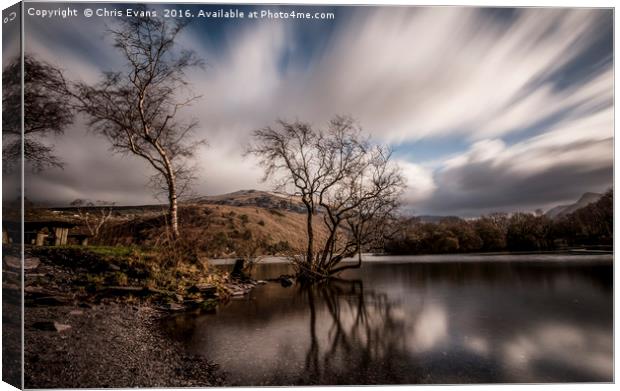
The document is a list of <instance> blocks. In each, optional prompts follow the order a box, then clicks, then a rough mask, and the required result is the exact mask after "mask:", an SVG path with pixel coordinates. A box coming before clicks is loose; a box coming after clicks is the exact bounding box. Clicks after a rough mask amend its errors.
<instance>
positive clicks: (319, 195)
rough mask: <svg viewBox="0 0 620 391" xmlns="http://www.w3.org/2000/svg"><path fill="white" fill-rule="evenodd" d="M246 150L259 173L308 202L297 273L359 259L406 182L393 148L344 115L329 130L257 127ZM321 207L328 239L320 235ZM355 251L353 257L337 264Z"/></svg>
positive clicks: (320, 272) (324, 272)
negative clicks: (316, 232) (373, 141)
mask: <svg viewBox="0 0 620 391" xmlns="http://www.w3.org/2000/svg"><path fill="white" fill-rule="evenodd" d="M254 138H255V144H254V145H253V146H251V147H250V148H249V150H248V152H249V153H251V154H254V155H256V156H257V157H258V158H259V159H260V164H261V165H262V166H263V167H264V169H265V177H264V179H265V180H267V179H270V178H271V179H274V180H275V182H276V188H277V189H278V190H280V191H284V192H288V193H289V194H291V195H293V196H297V197H300V198H301V201H302V202H303V204H304V205H305V207H306V222H307V224H306V230H307V236H308V240H307V245H306V251H305V254H303V255H300V256H298V257H296V260H295V264H296V265H297V267H298V269H299V270H298V275H299V277H300V278H302V279H308V280H317V279H323V278H327V277H329V276H331V275H334V274H336V273H338V272H341V271H343V270H345V269H348V268H353V267H359V266H360V265H361V251H362V249H363V248H365V246H367V245H369V244H370V243H371V242H372V240H373V239H375V238H377V237H378V236H380V235H381V233H382V231H383V230H384V228H385V226H386V223H387V221H388V219H390V217H391V215H392V212H393V211H394V210H395V208H396V206H397V201H398V198H399V196H400V194H401V192H402V189H403V187H404V180H403V177H402V175H401V173H400V169H399V168H398V167H397V166H396V165H394V164H393V163H392V162H391V161H390V157H391V154H390V151H389V150H388V149H387V148H385V147H383V146H377V145H371V144H370V142H369V141H368V139H365V138H364V137H362V134H361V130H360V129H359V127H357V126H356V124H355V123H354V121H353V120H352V119H351V118H349V117H342V116H338V117H336V118H334V119H333V120H332V121H331V122H330V123H329V126H328V127H327V129H325V130H317V129H314V128H313V127H312V126H310V125H309V124H306V123H303V122H292V123H289V122H285V121H279V122H278V126H277V127H276V128H273V127H266V128H264V129H260V130H257V131H255V133H254ZM319 214H320V217H318V218H320V219H321V220H322V223H323V224H324V225H325V227H326V228H327V232H328V235H327V238H325V239H320V240H319V239H317V238H315V235H314V227H313V224H314V222H313V220H314V218H315V216H318V215H319ZM355 254H358V262H357V263H355V264H344V265H340V263H341V262H342V260H343V259H345V258H349V257H352V256H354V255H355Z"/></svg>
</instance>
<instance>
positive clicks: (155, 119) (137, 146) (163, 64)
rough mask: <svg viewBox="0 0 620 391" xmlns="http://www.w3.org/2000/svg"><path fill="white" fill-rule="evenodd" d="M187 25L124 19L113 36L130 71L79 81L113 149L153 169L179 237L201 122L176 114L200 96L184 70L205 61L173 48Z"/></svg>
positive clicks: (85, 108) (87, 109)
mask: <svg viewBox="0 0 620 391" xmlns="http://www.w3.org/2000/svg"><path fill="white" fill-rule="evenodd" d="M184 26H185V24H182V23H170V22H168V21H165V20H162V19H158V18H151V17H144V18H123V19H121V21H120V23H119V25H118V27H117V28H112V29H111V30H110V34H111V36H112V37H113V39H114V42H115V47H116V48H117V49H118V50H119V51H120V53H121V54H122V56H123V58H124V60H125V61H126V63H127V70H126V71H124V72H108V73H105V74H104V77H103V80H102V81H101V82H99V83H97V84H95V85H88V84H85V83H79V84H78V85H77V89H76V91H77V93H76V96H77V98H78V99H77V100H78V101H79V104H78V106H79V109H80V110H81V111H82V112H84V113H86V114H87V115H88V116H89V118H90V125H91V126H92V127H93V128H94V129H95V130H96V131H97V132H99V133H100V134H103V135H105V136H106V137H107V138H108V140H109V141H110V142H111V144H112V148H113V149H114V150H115V151H117V152H120V153H126V154H131V155H135V156H139V157H140V158H142V159H144V160H146V161H147V162H148V163H149V165H150V166H151V167H152V168H153V169H154V170H155V176H154V179H155V183H156V184H158V185H161V186H162V187H163V189H165V191H166V193H167V198H168V205H169V208H168V217H169V224H170V231H171V236H172V238H173V239H176V238H178V236H179V225H178V213H177V209H178V206H177V203H178V198H179V195H180V191H181V190H182V189H184V188H185V186H186V185H187V182H188V181H189V180H190V179H191V178H192V175H191V171H192V170H191V167H190V166H189V163H188V161H189V158H190V157H192V156H193V154H194V152H195V149H196V147H197V146H198V145H199V144H201V143H202V141H200V140H196V139H195V138H193V137H192V132H193V131H194V130H195V128H196V126H197V122H195V121H189V122H188V121H183V120H179V118H178V117H180V115H179V112H180V110H182V109H183V108H184V107H186V106H188V105H190V104H191V103H192V102H194V101H195V100H196V99H198V98H199V97H198V96H195V95H192V94H191V93H189V91H187V90H188V88H187V81H186V74H185V73H186V71H187V70H188V69H190V68H192V67H196V66H201V65H202V62H201V60H199V59H198V58H197V57H196V55H195V53H194V52H193V51H183V50H176V48H175V40H176V38H177V36H178V34H179V32H180V31H181V30H182V29H183V27H184ZM184 91H186V92H187V93H186V94H183V92H184ZM182 95H184V96H182Z"/></svg>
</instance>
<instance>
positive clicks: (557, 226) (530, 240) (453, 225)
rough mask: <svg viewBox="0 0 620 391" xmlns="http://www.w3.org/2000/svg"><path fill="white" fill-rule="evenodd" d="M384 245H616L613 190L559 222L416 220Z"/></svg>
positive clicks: (447, 249) (430, 249) (454, 248)
mask: <svg viewBox="0 0 620 391" xmlns="http://www.w3.org/2000/svg"><path fill="white" fill-rule="evenodd" d="M395 232H396V234H395V235H394V236H393V237H392V238H390V239H388V240H387V241H386V243H385V246H384V250H385V251H386V252H387V253H392V254H443V253H467V252H492V251H549V250H560V249H563V248H568V247H575V246H598V245H600V246H611V245H612V244H613V190H612V189H609V190H608V191H606V192H605V194H603V196H602V197H601V198H600V199H599V200H598V201H596V202H593V203H591V204H589V205H586V206H584V207H582V208H580V209H577V210H576V211H574V212H573V213H570V214H568V215H565V216H561V217H557V218H555V219H553V218H550V217H548V216H547V215H544V214H542V213H538V214H531V213H514V214H511V215H508V214H505V213H494V214H490V215H486V216H482V217H480V218H478V219H472V220H464V219H461V218H458V217H447V218H444V219H442V220H440V221H439V222H438V223H432V222H423V221H420V219H419V218H417V217H413V218H409V219H404V220H403V221H402V222H401V228H400V229H399V230H396V231H395Z"/></svg>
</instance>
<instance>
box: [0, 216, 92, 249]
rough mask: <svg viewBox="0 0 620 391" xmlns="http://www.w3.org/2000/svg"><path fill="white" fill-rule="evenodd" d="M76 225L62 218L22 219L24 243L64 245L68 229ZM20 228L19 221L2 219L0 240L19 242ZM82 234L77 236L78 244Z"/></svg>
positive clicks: (67, 237) (67, 239)
mask: <svg viewBox="0 0 620 391" xmlns="http://www.w3.org/2000/svg"><path fill="white" fill-rule="evenodd" d="M76 226H77V224H75V223H71V222H68V221H63V220H42V221H24V244H26V245H34V246H63V245H66V244H67V243H68V241H69V236H70V235H69V230H70V229H71V228H74V227H76ZM21 228H22V227H21V224H20V222H15V221H4V222H3V223H2V231H3V234H2V242H3V243H19V242H20V241H21V235H20V233H21ZM78 236H79V235H78ZM82 236H84V235H82ZM82 236H80V238H78V239H79V243H80V244H81V243H83V242H84V239H85V238H83V237H82ZM86 242H87V240H86Z"/></svg>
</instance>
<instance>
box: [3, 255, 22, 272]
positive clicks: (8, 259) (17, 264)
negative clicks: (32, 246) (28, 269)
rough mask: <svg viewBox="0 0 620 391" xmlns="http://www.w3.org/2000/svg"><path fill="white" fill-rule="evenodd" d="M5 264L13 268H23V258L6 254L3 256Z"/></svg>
mask: <svg viewBox="0 0 620 391" xmlns="http://www.w3.org/2000/svg"><path fill="white" fill-rule="evenodd" d="M2 260H3V261H4V264H5V265H7V266H8V267H10V268H12V269H21V268H22V260H21V258H17V257H14V256H12V255H5V256H4V257H2Z"/></svg>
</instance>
